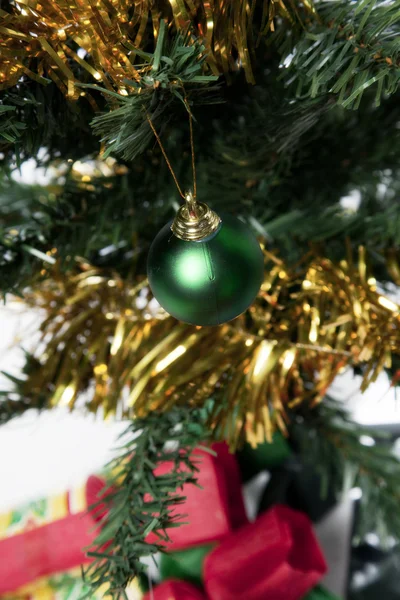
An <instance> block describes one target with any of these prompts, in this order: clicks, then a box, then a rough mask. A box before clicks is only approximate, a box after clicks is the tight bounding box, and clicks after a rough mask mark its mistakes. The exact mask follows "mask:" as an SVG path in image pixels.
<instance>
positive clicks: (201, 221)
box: [171, 192, 221, 242]
mask: <svg viewBox="0 0 400 600" xmlns="http://www.w3.org/2000/svg"><path fill="white" fill-rule="evenodd" d="M185 200H186V202H185V204H183V205H182V206H181V207H180V208H179V210H178V212H177V214H176V217H175V219H174V221H173V223H172V225H171V230H172V232H173V234H174V235H175V236H176V237H178V238H179V239H181V240H184V241H185V242H200V241H201V240H204V239H205V238H207V237H209V236H210V235H211V234H212V233H214V232H216V231H217V229H218V228H219V226H220V224H221V219H220V217H219V216H218V215H217V214H216V213H215V212H214V211H213V210H211V208H209V207H208V206H207V204H204V202H196V200H195V198H194V197H193V194H192V192H186V194H185Z"/></svg>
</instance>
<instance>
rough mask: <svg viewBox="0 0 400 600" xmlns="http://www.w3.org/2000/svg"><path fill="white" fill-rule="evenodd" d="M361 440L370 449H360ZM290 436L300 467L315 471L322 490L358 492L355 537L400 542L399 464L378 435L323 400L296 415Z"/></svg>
mask: <svg viewBox="0 0 400 600" xmlns="http://www.w3.org/2000/svg"><path fill="white" fill-rule="evenodd" d="M362 436H368V438H372V439H373V442H374V444H373V445H371V446H369V445H363V443H362ZM290 437H291V439H292V440H293V441H294V443H295V444H296V445H297V447H298V449H299V451H300V454H301V455H302V457H303V459H304V461H305V462H308V463H310V464H313V465H314V467H317V469H318V472H319V473H320V475H321V478H322V487H323V488H325V489H327V487H328V485H329V486H332V488H333V489H334V490H335V491H336V493H337V494H339V493H341V492H342V491H343V489H344V487H345V486H346V487H354V486H357V487H360V488H361V490H362V497H361V500H360V506H361V517H360V524H359V530H358V534H359V535H360V536H362V535H364V534H366V533H368V532H370V531H371V530H375V531H378V532H379V533H380V534H381V535H382V536H383V537H388V536H393V537H394V538H396V539H397V540H400V515H399V512H398V506H399V500H400V460H399V459H398V458H396V456H395V455H394V454H393V451H392V447H391V444H390V443H389V440H388V438H387V436H385V434H384V433H382V431H379V430H373V429H371V428H370V427H364V426H361V425H358V424H357V423H355V422H354V421H353V420H352V419H351V418H350V417H349V415H348V413H347V411H346V410H345V409H344V408H343V405H342V404H339V403H338V402H335V401H334V400H332V399H331V398H327V399H326V400H325V401H324V402H323V403H322V404H321V405H320V406H318V407H317V408H316V409H314V410H300V416H297V417H294V419H293V421H292V425H291V430H290Z"/></svg>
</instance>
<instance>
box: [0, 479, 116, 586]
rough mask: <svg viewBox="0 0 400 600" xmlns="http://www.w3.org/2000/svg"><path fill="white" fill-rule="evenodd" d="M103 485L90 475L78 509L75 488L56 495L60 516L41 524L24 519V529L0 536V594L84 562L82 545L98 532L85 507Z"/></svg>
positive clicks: (86, 543) (89, 542)
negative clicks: (3, 536) (26, 522)
mask: <svg viewBox="0 0 400 600" xmlns="http://www.w3.org/2000/svg"><path fill="white" fill-rule="evenodd" d="M103 487H104V481H103V480H102V479H99V478H98V477H90V478H89V479H88V481H87V482H86V485H85V488H84V489H83V490H82V492H83V498H82V497H80V498H79V505H80V508H79V511H77V507H76V504H77V496H76V493H75V491H74V492H68V493H65V494H63V495H61V496H59V497H58V498H57V499H56V500H57V506H58V508H57V511H58V513H59V514H62V515H63V517H62V518H58V519H57V520H52V521H50V522H45V524H43V525H41V524H39V525H38V524H37V523H35V522H34V521H33V522H29V521H28V524H27V525H26V526H25V529H24V530H22V531H18V532H17V533H16V534H15V535H12V531H11V530H10V534H9V537H5V538H3V539H0V595H1V594H5V593H6V592H11V591H14V590H16V589H18V588H20V587H22V586H25V585H26V584H28V583H30V582H31V581H34V580H36V579H38V578H40V577H45V576H48V575H51V574H53V573H57V572H61V571H66V570H68V569H71V568H73V567H77V566H79V565H81V564H83V563H86V562H88V558H87V556H86V554H85V552H84V550H83V549H84V548H85V547H87V546H89V545H90V544H91V543H92V542H93V539H94V538H95V536H96V535H97V533H98V532H96V531H94V527H95V519H94V518H93V514H90V513H89V512H88V511H87V510H86V508H87V507H89V506H90V505H92V504H94V503H95V502H96V501H97V499H98V498H97V494H98V492H99V491H100V490H101V489H102V488H103ZM47 502H48V503H49V504H51V503H52V502H53V503H54V500H48V501H47ZM6 535H8V534H7V532H6Z"/></svg>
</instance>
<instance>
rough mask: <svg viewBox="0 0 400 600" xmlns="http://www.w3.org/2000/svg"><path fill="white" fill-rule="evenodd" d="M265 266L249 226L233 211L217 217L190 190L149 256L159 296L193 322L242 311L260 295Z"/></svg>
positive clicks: (170, 310)
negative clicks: (194, 197) (234, 214)
mask: <svg viewBox="0 0 400 600" xmlns="http://www.w3.org/2000/svg"><path fill="white" fill-rule="evenodd" d="M263 271H264V260H263V254H262V252H261V248H260V245H259V243H258V242H257V240H256V238H255V236H254V235H253V234H252V232H251V231H250V230H249V228H248V227H247V226H246V225H245V224H244V223H242V221H240V220H239V219H236V218H235V217H232V216H230V215H223V216H222V218H220V217H218V216H217V215H216V214H215V213H214V212H213V211H212V210H210V209H209V208H208V206H207V205H205V204H203V203H197V202H196V201H195V200H194V199H193V196H192V195H191V194H190V193H189V194H187V196H186V204H185V205H184V206H182V207H181V208H180V209H179V211H178V214H177V216H176V217H175V219H174V221H172V222H170V223H167V224H166V225H165V226H164V227H163V228H162V229H161V231H160V232H159V233H158V235H157V236H156V238H155V240H154V241H153V243H152V245H151V248H150V252H149V256H148V261H147V273H148V278H149V284H150V287H151V290H152V292H153V294H154V296H155V298H156V299H157V300H158V302H159V303H160V305H161V306H162V307H163V308H164V309H165V310H166V311H167V312H168V313H169V314H170V315H172V316H173V317H175V318H176V319H179V320H180V321H184V322H186V323H190V324H192V325H220V324H221V323H225V322H227V321H231V320H232V319H234V318H235V317H237V316H238V315H240V314H241V313H243V312H244V311H245V310H246V309H247V308H248V307H249V306H250V304H252V302H253V300H254V299H255V297H256V296H257V293H258V291H259V289H260V286H261V283H262V279H263Z"/></svg>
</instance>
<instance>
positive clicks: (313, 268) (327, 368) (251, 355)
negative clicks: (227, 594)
mask: <svg viewBox="0 0 400 600" xmlns="http://www.w3.org/2000/svg"><path fill="white" fill-rule="evenodd" d="M265 261H266V264H265V279H264V283H263V285H262V288H261V291H260V294H259V296H258V298H257V300H256V302H255V303H254V305H253V306H252V307H251V308H250V310H249V311H248V313H247V315H246V316H242V317H238V318H237V319H236V320H234V321H233V322H231V323H227V324H225V325H221V326H220V327H211V328H201V327H193V326H190V325H186V324H184V323H179V322H178V321H176V320H175V319H173V318H171V317H169V316H168V315H166V313H165V312H164V311H163V310H162V309H159V308H157V307H156V308H155V307H154V301H152V298H151V294H150V292H149V289H148V287H147V282H146V280H145V279H143V280H140V281H137V282H136V283H135V284H132V282H128V281H124V280H122V279H120V278H119V277H117V276H116V275H115V274H110V273H106V272H104V271H101V270H99V269H96V268H93V267H91V266H90V265H88V264H86V263H84V262H80V263H78V267H79V269H78V271H79V272H78V273H77V274H75V275H73V276H66V275H64V274H62V273H61V272H60V271H58V270H57V269H56V270H55V271H54V272H52V273H51V274H50V275H51V277H49V279H47V280H45V281H44V282H42V284H41V286H40V289H38V290H35V291H34V292H32V293H31V294H30V295H28V296H27V298H28V302H29V303H30V304H31V305H33V306H37V307H40V308H42V309H44V310H45V312H46V319H45V321H44V322H43V324H42V326H41V332H42V335H43V342H44V344H45V351H44V353H43V354H42V355H41V356H39V357H37V358H38V360H39V366H38V368H36V369H35V370H33V371H32V372H31V374H30V376H29V378H28V380H27V381H26V384H25V391H24V395H25V396H26V397H29V398H31V399H32V402H33V403H34V401H35V397H39V395H42V394H43V392H45V393H46V394H47V395H48V397H49V398H50V404H51V405H62V406H69V407H70V408H73V407H74V406H75V404H76V402H77V400H78V397H79V394H80V393H81V392H82V391H84V390H89V398H90V399H89V400H88V402H87V407H88V408H89V410H92V411H97V410H99V409H102V410H103V411H104V415H105V416H108V415H115V414H116V415H117V416H119V417H124V416H132V415H133V414H137V415H139V416H144V415H146V414H147V413H148V412H149V411H152V410H168V409H169V408H170V407H172V406H173V405H175V404H177V403H183V404H185V403H189V404H195V405H203V404H204V403H205V402H206V401H207V400H209V399H210V398H213V399H215V403H214V408H213V410H212V416H211V422H210V425H211V426H212V427H213V429H214V432H215V436H216V437H217V438H219V437H220V438H227V439H228V440H229V442H230V444H231V446H232V447H235V446H236V445H237V444H238V442H239V441H240V440H242V439H243V438H244V437H246V438H247V440H249V441H250V442H251V443H252V444H256V443H258V442H261V441H263V440H264V439H265V438H266V439H271V436H272V433H273V431H274V430H275V429H277V428H279V429H280V430H281V431H283V432H285V427H286V421H287V416H286V410H287V408H288V407H289V408H290V407H294V406H296V405H298V404H300V403H303V402H307V403H310V404H311V405H313V404H316V403H318V402H320V401H321V400H322V399H323V397H324V395H325V394H326V391H327V389H328V388H329V386H330V385H331V383H332V381H333V379H334V378H335V377H336V375H337V374H338V373H340V372H341V371H342V370H343V369H345V368H346V367H347V366H351V365H360V366H362V367H363V369H364V376H363V383H362V389H363V390H365V389H366V388H367V387H368V385H369V384H370V383H371V382H372V381H374V380H375V379H376V378H377V376H378V374H379V373H380V372H381V370H382V369H383V368H384V367H389V366H390V363H391V357H392V354H400V307H399V305H397V304H396V303H394V302H393V301H392V300H390V299H389V298H387V297H386V296H384V295H382V294H381V293H380V292H379V291H377V289H376V285H375V283H376V282H375V280H374V279H373V278H371V277H368V274H367V270H366V267H365V252H364V249H363V248H360V251H359V258H358V261H355V262H356V264H353V263H352V261H350V260H348V261H342V262H341V263H340V265H337V264H334V263H332V262H331V261H330V260H328V259H327V258H324V257H314V258H313V259H312V260H308V264H305V266H304V267H303V268H302V270H301V271H299V269H297V270H295V271H291V270H290V269H288V268H287V267H286V266H285V265H284V264H283V263H282V262H281V261H280V260H279V259H277V258H276V257H275V256H273V255H271V254H269V253H267V252H266V253H265Z"/></svg>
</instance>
